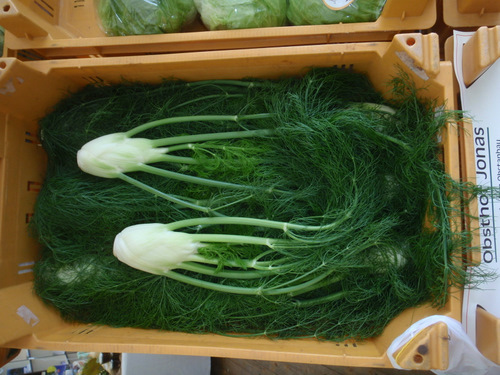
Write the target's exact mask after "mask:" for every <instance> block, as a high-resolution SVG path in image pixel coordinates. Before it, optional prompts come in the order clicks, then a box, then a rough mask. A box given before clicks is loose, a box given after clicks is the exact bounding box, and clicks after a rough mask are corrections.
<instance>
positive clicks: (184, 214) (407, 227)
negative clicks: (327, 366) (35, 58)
mask: <svg viewBox="0 0 500 375" xmlns="http://www.w3.org/2000/svg"><path fill="white" fill-rule="evenodd" d="M391 85H392V90H393V92H392V97H393V99H392V100H391V101H387V100H384V99H382V96H381V95H380V94H379V93H377V92H376V91H375V90H374V89H373V88H372V87H371V85H370V83H369V81H368V80H367V79H366V77H364V76H363V75H360V74H355V73H352V72H348V71H343V70H337V69H314V70H312V71H310V72H309V73H308V74H307V75H306V76H304V77H302V78H290V79H282V80H277V81H263V80H247V81H205V82H195V83H186V82H178V81H168V82H165V83H163V84H162V85H160V86H153V87H151V86H147V85H140V84H128V85H119V86H112V87H104V88H95V87H92V88H87V89H85V90H83V91H82V92H80V93H77V94H75V95H73V96H72V97H70V98H68V99H67V100H66V101H63V102H62V103H61V104H60V105H59V106H58V107H57V108H55V110H54V112H53V113H52V114H50V115H49V116H47V117H46V118H45V119H44V121H43V122H42V127H41V129H42V134H41V135H42V139H43V142H44V147H45V148H46V150H47V151H48V153H49V168H48V174H47V179H46V182H45V185H44V188H43V189H42V191H41V192H40V196H39V200H38V202H37V210H36V211H35V217H34V220H33V227H34V229H35V230H36V232H37V235H38V238H39V240H40V242H41V243H42V244H43V245H45V251H44V253H43V258H42V259H41V261H40V262H38V264H37V268H36V283H35V287H36V291H37V293H38V294H39V295H40V296H41V297H42V298H43V299H45V300H46V301H49V302H50V303H51V304H53V305H55V306H56V307H57V308H59V309H60V311H61V313H62V315H63V316H64V317H65V318H67V319H71V320H78V321H84V322H93V323H103V324H110V325H114V326H135V327H146V328H161V329H168V330H180V331H185V332H217V333H223V334H256V335H271V336H273V337H299V336H300V337H304V336H308V337H311V336H313V337H320V338H323V339H330V340H335V339H337V340H343V339H345V338H347V337H354V338H357V339H360V338H366V337H372V336H374V335H377V334H379V333H380V332H381V331H382V330H383V328H384V327H385V325H386V324H387V323H388V322H389V321H390V320H391V319H392V318H393V317H394V316H396V315H397V314H399V313H400V312H401V311H403V310H404V309H406V308H409V307H414V306H417V305H420V304H422V303H427V302H428V303H431V304H433V305H435V306H443V305H444V303H445V302H446V300H447V299H448V297H449V293H448V290H449V289H448V288H449V285H450V284H455V285H463V284H464V283H465V272H464V269H463V268H462V264H461V263H460V262H457V261H456V260H457V259H461V257H462V254H463V251H466V250H467V246H468V239H469V233H467V232H465V231H464V232H463V231H461V229H460V228H458V229H457V228H455V227H454V226H452V225H451V222H452V220H454V219H456V218H458V217H460V215H461V214H462V212H461V210H460V208H459V207H458V206H457V202H459V201H460V200H461V199H463V198H464V197H465V196H466V194H465V193H471V194H470V195H469V197H473V196H474V194H475V193H476V192H477V189H476V187H474V186H471V185H468V184H463V183H460V182H457V181H454V180H452V179H451V178H450V177H449V176H448V175H447V174H446V173H445V172H444V168H443V164H442V162H441V161H440V157H439V152H440V147H439V144H438V142H437V138H438V137H437V136H438V134H439V132H440V131H441V130H442V129H443V128H444V126H446V124H447V121H448V120H449V119H450V116H451V115H450V114H449V113H447V112H445V111H442V110H438V106H437V104H436V103H434V102H433V101H430V100H424V99H422V98H420V95H419V92H418V90H416V89H415V88H414V86H413V84H412V83H411V82H410V80H409V78H408V77H406V76H404V75H401V76H399V77H396V78H395V79H394V80H393V81H392V82H391ZM75 122H76V124H75ZM70 127H71V129H73V132H72V133H71V134H68V133H65V132H64V130H65V129H68V128H70ZM77 161H78V163H77ZM79 167H81V168H82V169H83V171H85V172H83V171H81V170H80V169H79ZM54 202H58V204H57V207H53V204H54ZM88 233H92V235H91V236H89V235H88ZM113 246H114V252H115V255H116V257H115V256H113V255H112V248H113ZM117 258H119V259H117ZM121 261H123V262H125V263H127V264H128V265H131V266H132V267H129V266H128V265H127V264H124V263H122V262H121ZM49 275H51V276H49ZM54 275H55V277H54ZM186 295H188V296H189V299H188V300H186V298H185V296H186ZM109 298H112V299H113V304H112V306H113V308H112V309H111V308H110V306H108V305H109V304H106V303H105V301H106V300H107V299H109ZM145 312H147V314H145Z"/></svg>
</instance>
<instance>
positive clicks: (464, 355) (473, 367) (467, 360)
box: [387, 315, 500, 375]
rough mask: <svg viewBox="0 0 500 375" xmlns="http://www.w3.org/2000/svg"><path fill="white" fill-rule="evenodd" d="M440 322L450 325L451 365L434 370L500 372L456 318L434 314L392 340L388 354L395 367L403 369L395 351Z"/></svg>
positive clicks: (445, 374) (453, 374)
mask: <svg viewBox="0 0 500 375" xmlns="http://www.w3.org/2000/svg"><path fill="white" fill-rule="evenodd" d="M438 322H444V323H446V325H447V326H448V335H449V366H448V369H446V370H432V372H434V373H435V374H438V375H471V374H474V375H493V374H500V366H498V365H496V364H495V363H493V362H492V361H490V360H489V359H487V358H486V357H484V356H483V355H482V354H481V352H480V351H479V350H478V349H477V348H476V346H475V345H474V343H473V342H472V340H471V339H470V338H469V336H468V335H467V334H466V333H465V330H464V329H463V328H462V324H461V323H460V322H458V321H457V320H455V319H452V318H449V317H446V316H442V315H433V316H429V317H427V318H425V319H422V320H419V321H418V322H416V323H414V324H413V325H412V326H410V328H408V329H407V330H406V331H405V332H404V333H403V334H402V335H400V336H399V337H397V338H396V339H395V340H394V341H393V342H392V344H391V345H390V346H389V348H388V349H387V355H388V357H389V360H390V361H391V364H392V365H393V366H394V368H397V369H402V368H401V367H400V366H399V365H398V363H397V362H396V359H395V358H394V353H395V352H396V351H397V350H398V349H400V348H401V347H403V346H404V345H406V344H407V343H408V342H409V341H411V339H412V338H413V337H414V336H415V335H416V334H418V333H419V332H420V331H421V330H423V329H425V328H426V327H429V326H431V325H433V324H435V323H438Z"/></svg>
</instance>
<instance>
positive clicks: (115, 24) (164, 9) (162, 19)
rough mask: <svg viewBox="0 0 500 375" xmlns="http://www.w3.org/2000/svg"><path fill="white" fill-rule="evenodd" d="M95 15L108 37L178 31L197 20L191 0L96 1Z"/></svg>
mask: <svg viewBox="0 0 500 375" xmlns="http://www.w3.org/2000/svg"><path fill="white" fill-rule="evenodd" d="M97 1H98V4H97V13H98V16H99V18H100V21H101V26H102V28H103V30H104V32H105V33H106V34H107V35H110V36H116V35H142V34H161V33H173V32H179V31H180V30H181V28H182V27H183V26H185V25H187V24H189V23H191V22H192V21H193V20H194V19H195V17H196V14H197V12H196V7H195V6H194V2H193V0H97Z"/></svg>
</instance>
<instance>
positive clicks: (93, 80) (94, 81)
mask: <svg viewBox="0 0 500 375" xmlns="http://www.w3.org/2000/svg"><path fill="white" fill-rule="evenodd" d="M83 79H84V80H86V81H87V82H89V83H91V84H93V85H99V86H105V85H106V82H105V81H104V79H102V78H101V77H98V76H93V77H83Z"/></svg>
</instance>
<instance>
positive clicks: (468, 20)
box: [443, 0, 500, 28]
mask: <svg viewBox="0 0 500 375" xmlns="http://www.w3.org/2000/svg"><path fill="white" fill-rule="evenodd" d="M443 19H444V22H445V23H446V24H447V25H448V26H450V27H453V28H477V27H479V26H495V25H500V1H498V0H443Z"/></svg>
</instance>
